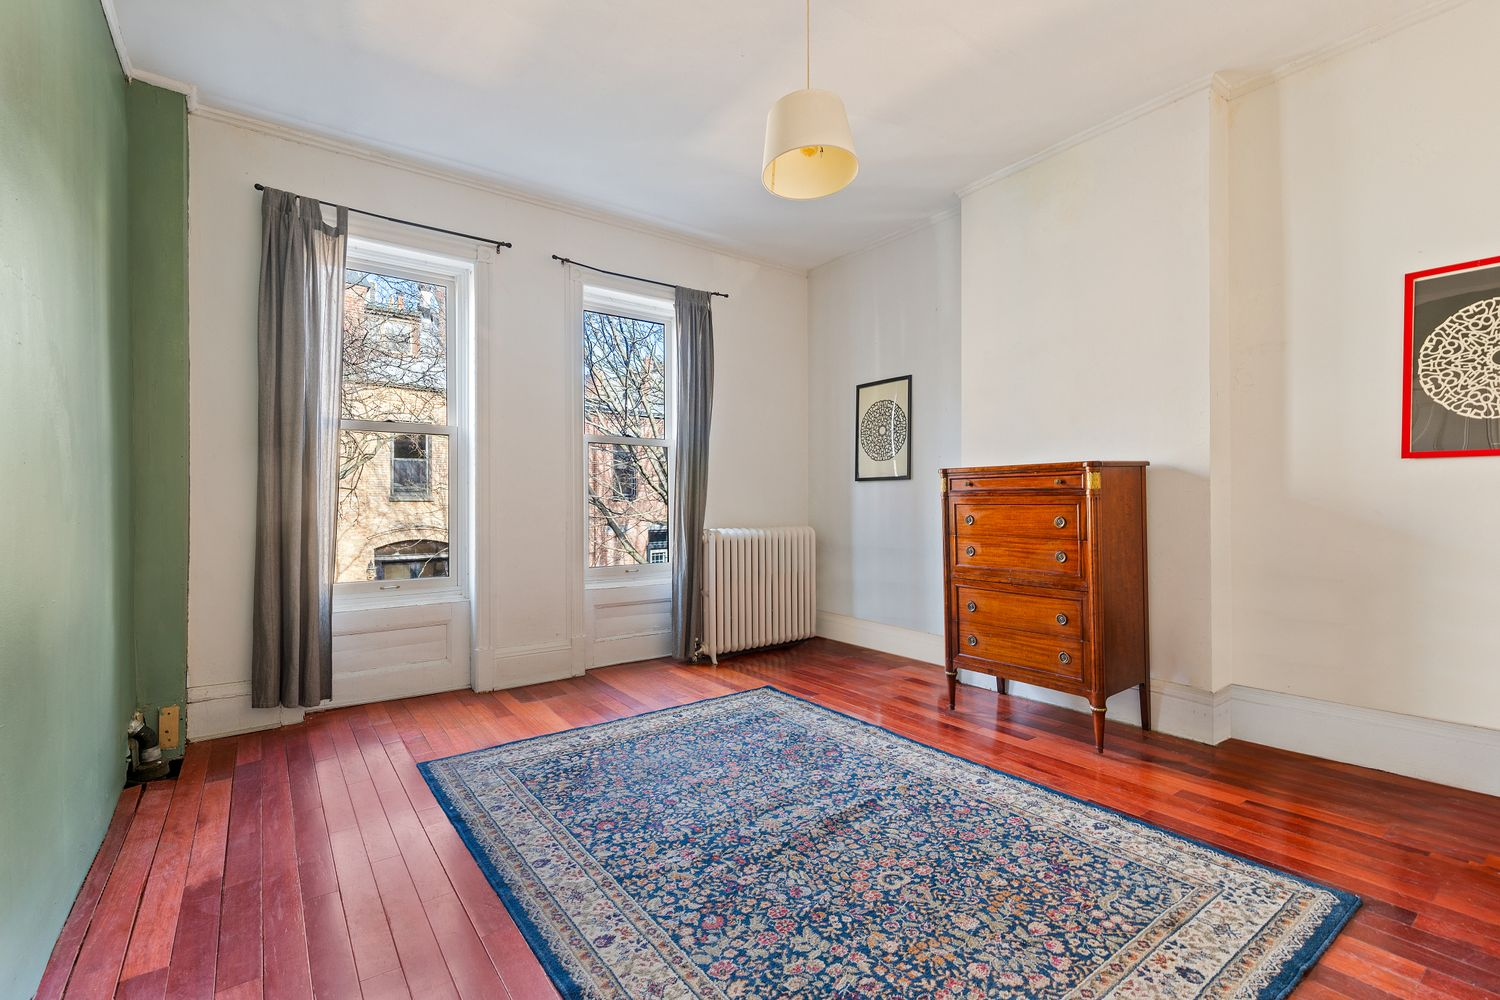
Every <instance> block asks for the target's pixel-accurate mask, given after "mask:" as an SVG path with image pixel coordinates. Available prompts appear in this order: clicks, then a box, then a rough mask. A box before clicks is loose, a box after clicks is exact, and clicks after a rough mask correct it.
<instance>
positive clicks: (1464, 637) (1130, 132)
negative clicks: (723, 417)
mask: <svg viewBox="0 0 1500 1000" xmlns="http://www.w3.org/2000/svg"><path fill="white" fill-rule="evenodd" d="M1497 36H1500V6H1496V5H1485V4H1465V5H1461V6H1459V7H1457V8H1455V9H1453V10H1451V11H1448V12H1446V13H1443V14H1441V15H1438V16H1436V17H1433V18H1431V19H1429V20H1426V21H1422V22H1420V23H1418V24H1416V25H1414V26H1411V27H1409V28H1406V29H1404V30H1402V31H1400V32H1397V33H1394V34H1392V35H1389V36H1387V37H1384V38H1381V39H1379V40H1376V41H1373V42H1370V43H1367V44H1363V45H1360V46H1357V47H1354V48H1351V49H1349V50H1348V51H1344V52H1341V53H1339V54H1337V55H1334V56H1333V57H1331V58H1329V59H1326V60H1325V61H1323V62H1320V63H1316V64H1314V65H1312V66H1310V67H1308V68H1305V69H1302V70H1299V71H1298V72H1295V73H1291V74H1289V75H1285V76H1282V77H1280V78H1279V79H1276V80H1274V81H1266V82H1263V83H1262V85H1260V86H1258V88H1256V89H1252V90H1249V91H1247V92H1241V93H1240V94H1238V95H1233V96H1232V99H1229V100H1226V99H1225V98H1224V97H1222V96H1220V95H1218V94H1217V93H1215V92H1214V91H1212V90H1209V89H1205V90H1204V91H1203V92H1202V93H1200V94H1196V95H1193V96H1190V97H1187V98H1184V99H1182V100H1179V101H1177V102H1175V103H1172V104H1169V105H1167V106H1165V107H1162V108H1160V109H1157V110H1155V111H1152V112H1150V113H1147V114H1144V115H1142V116H1140V117H1138V118H1135V119H1134V120H1131V121H1128V122H1126V123H1124V124H1122V125H1120V126H1119V127H1117V128H1114V129H1112V130H1110V131H1108V132H1105V133H1103V134H1099V135H1096V136H1093V137H1091V138H1088V139H1086V140H1084V141H1081V142H1080V143H1078V144H1076V145H1074V146H1072V147H1070V148H1066V149H1064V150H1062V151H1061V152H1059V153H1057V154H1056V155H1054V156H1052V157H1050V158H1048V159H1046V160H1043V161H1041V162H1039V163H1036V164H1034V165H1031V166H1029V167H1027V168H1025V169H1023V170H1020V171H1018V172H1016V173H1014V174H1011V175H1009V176H1004V177H1001V178H1000V179H999V180H997V181H995V182H994V183H992V184H989V185H988V186H986V187H983V188H980V189H978V190H976V191H974V192H972V193H970V194H968V195H967V196H966V197H965V198H964V199H963V203H962V209H961V216H962V248H961V276H962V280H961V300H962V320H961V352H960V353H961V357H962V367H961V372H962V374H961V378H960V384H959V386H958V387H959V388H960V389H961V399H962V410H961V418H960V424H961V427H962V444H961V449H960V459H961V462H962V464H965V465H969V464H975V465H977V464H989V463H995V464H1008V463H1013V462H1026V461H1045V460H1053V459H1063V458H1101V459H1108V458H1145V459H1148V460H1150V461H1151V462H1152V463H1153V464H1152V467H1151V471H1150V474H1149V490H1150V532H1151V540H1150V545H1151V551H1150V571H1151V625H1152V635H1151V641H1152V668H1153V675H1154V686H1155V687H1156V688H1157V691H1158V696H1159V701H1158V712H1160V711H1161V708H1160V704H1161V701H1167V702H1168V703H1169V705H1170V706H1171V707H1170V710H1171V711H1176V712H1177V713H1179V714H1178V718H1179V720H1180V722H1181V725H1180V726H1178V727H1176V729H1175V731H1178V732H1181V733H1183V734H1185V735H1192V736H1195V737H1196V738H1200V739H1222V738H1223V737H1224V736H1226V735H1228V734H1229V732H1230V731H1231V730H1232V732H1233V734H1234V735H1236V736H1240V737H1243V738H1247V739H1251V740H1258V741H1264V742H1267V743H1272V744H1275V745H1280V746H1288V747H1291V748H1293V749H1299V750H1303V751H1305V752H1312V753H1317V754H1319V755H1324V756H1330V757H1335V758H1337V759H1343V760H1352V761H1355V762H1360V763H1366V764H1370V765H1372V766H1377V767H1385V768H1389V769H1392V770H1397V771H1400V772H1402V773H1407V774H1413V775H1418V776H1422V777H1427V778H1432V779H1434V780H1440V781H1445V782H1448V783H1452V784H1458V785H1463V786H1466V787H1471V788H1481V789H1484V790H1489V791H1493V790H1494V789H1495V788H1496V787H1500V786H1496V785H1495V784H1494V782H1495V778H1494V762H1495V761H1496V760H1500V743H1497V742H1496V733H1495V730H1497V729H1500V670H1497V669H1495V664H1496V631H1495V629H1496V622H1497V621H1500V616H1497V613H1496V594H1497V591H1496V587H1495V582H1494V581H1495V578H1496V577H1495V573H1494V566H1495V559H1496V554H1497V553H1500V519H1497V518H1496V517H1495V510H1496V497H1497V496H1500V461H1497V460H1495V459H1486V458H1473V459H1433V460H1422V461H1411V460H1407V461H1403V460H1402V459H1401V458H1400V457H1399V435H1400V420H1401V395H1400V382H1401V363H1402V362H1401V350H1402V344H1401V327H1402V276H1403V275H1404V274H1405V273H1406V272H1408V271H1413V270H1418V269H1422V268H1428V267H1432V266H1436V265H1440V264H1445V263H1455V262H1459V261H1464V260H1471V259H1475V258H1480V257H1487V256H1493V255H1495V254H1497V253H1500V240H1497V238H1496V230H1495V226H1494V218H1495V216H1496V208H1497V207H1500V193H1497V190H1496V187H1495V184H1494V170H1493V169H1492V166H1491V164H1492V163H1493V161H1494V160H1495V159H1496V156H1495V154H1496V153H1497V152H1500V132H1497V131H1496V130H1495V129H1492V128H1489V127H1487V126H1486V125H1485V124H1484V123H1485V122H1487V121H1488V120H1489V117H1490V116H1489V103H1490V101H1489V97H1488V95H1490V94H1492V93H1493V92H1494V91H1495V90H1496V87H1497V85H1500V67H1497V66H1496V64H1495V62H1494V61H1493V60H1492V59H1490V58H1488V57H1487V48H1486V45H1487V41H1488V40H1489V39H1492V38H1494V37H1497ZM892 252H894V251H892ZM900 266H901V265H900V264H899V263H895V262H887V261H885V260H883V259H881V258H879V257H876V256H875V255H873V254H872V255H868V260H865V259H864V258H860V257H856V258H850V259H849V260H848V261H841V262H838V263H837V264H834V265H829V266H827V267H825V268H821V269H819V270H818V271H816V272H814V275H813V278H812V290H811V296H812V309H813V316H814V322H813V358H814V363H813V381H814V390H813V398H814V406H815V411H814V412H815V414H816V406H817V402H816V401H817V399H818V389H819V383H820V381H822V382H828V381H832V382H833V383H835V384H836V383H838V382H840V381H843V382H848V383H850V384H852V382H853V381H855V379H854V378H853V377H852V375H846V374H844V370H845V369H847V368H849V367H850V366H851V365H853V364H857V363H858V362H859V360H860V359H859V354H858V352H859V350H860V348H861V347H862V345H863V343H864V342H863V341H860V340H858V339H856V338H853V337H851V336H849V335H848V334H847V332H845V331H840V330H838V329H837V327H836V326H835V327H834V330H835V333H836V334H837V336H833V337H829V336H828V334H827V332H826V329H825V328H827V327H828V326H829V323H828V321H827V319H825V318H823V317H822V312H823V311H825V310H827V309H830V308H851V305H850V304H853V303H859V302H862V301H866V300H869V301H872V302H876V303H880V304H881V306H880V307H881V308H882V309H883V310H887V311H893V312H895V313H896V314H900V313H901V312H902V311H904V310H909V309H912V308H913V307H914V306H916V305H919V304H921V303H922V302H924V301H925V296H926V295H927V292H926V291H925V290H924V287H923V286H922V285H921V284H920V283H918V284H907V285H902V284H899V283H896V282H894V281H893V276H894V274H895V271H896V269H897V268H899V267H900ZM870 322H872V321H870V320H863V319H860V318H859V317H857V316H856V317H854V318H853V321H852V323H853V324H858V323H866V324H868V323H870ZM830 351H832V352H834V354H829V352H830ZM939 370H946V369H943V368H942V367H941V366H939ZM829 373H831V377H830V374H829ZM952 388H953V387H951V386H950V387H946V390H945V389H943V388H940V387H938V386H934V385H932V384H931V383H929V385H928V387H927V389H926V391H927V392H938V391H951V389H952ZM840 402H841V401H835V402H834V404H833V405H834V406H835V409H834V410H833V411H831V412H832V413H833V414H834V415H839V414H841V412H842V411H841V410H840V409H838V406H839V404H840ZM822 423H823V421H821V420H818V421H815V423H814V429H813V435H814V443H813V451H812V454H813V456H814V475H813V482H812V488H813V491H814V503H813V509H814V515H815V519H816V520H817V521H818V522H820V524H821V523H822V522H824V521H829V520H836V519H837V515H838V514H839V513H840V508H839V503H840V502H841V497H842V496H843V495H844V494H840V493H839V492H838V491H837V490H832V489H831V487H829V489H830V492H826V493H824V492H820V489H822V488H821V487H820V480H819V476H818V472H817V469H818V462H817V460H816V456H817V455H818V454H819V453H820V451H833V452H834V453H835V454H836V453H837V452H836V448H837V447H838V446H839V444H840V443H841V442H842V440H843V437H844V433H845V429H844V428H843V427H838V428H835V429H834V430H832V431H827V430H824V429H822V426H821V425H822ZM829 482H830V483H833V482H834V481H833V480H829ZM839 485H840V488H842V489H843V490H844V491H845V492H846V493H847V489H848V488H847V485H843V484H839ZM903 516H910V517H911V518H912V521H911V528H910V530H913V531H922V530H924V529H927V528H930V527H931V526H932V524H935V514H934V513H933V512H930V511H929V512H926V513H922V512H919V511H913V512H911V513H910V514H909V515H903ZM924 518H926V519H927V520H923V519H924ZM848 523H849V526H850V532H851V534H849V535H848V536H847V537H839V538H838V546H839V547H838V548H837V549H833V551H832V552H831V554H832V555H835V556H836V555H837V554H838V552H839V551H840V550H843V549H847V550H851V551H858V550H860V549H861V548H864V547H870V546H874V547H876V548H877V550H878V548H879V547H880V546H881V545H883V544H885V543H884V540H883V538H882V536H883V535H884V534H888V533H889V531H890V528H889V526H888V525H886V524H883V523H879V522H875V523H872V524H870V525H869V526H868V527H867V526H865V525H864V524H862V523H861V522H860V521H859V520H858V519H850V520H849V522H848ZM823 530H824V532H825V534H828V533H830V529H829V528H824V529H823ZM833 530H838V529H837V528H835V529H833ZM834 569H835V571H845V572H844V577H843V578H841V577H839V576H835V577H834V578H833V579H832V580H829V581H827V587H825V588H824V591H823V592H822V593H820V597H822V598H823V600H824V602H825V606H827V607H829V608H831V609H833V610H835V611H837V612H839V613H840V614H848V615H853V616H856V617H860V618H867V619H868V621H866V622H862V623H859V627H851V626H847V625H846V626H844V627H842V628H841V630H840V631H839V637H847V638H853V639H855V640H856V641H865V642H867V643H868V644H872V645H880V646H882V648H889V649H893V650H895V651H900V652H907V653H912V654H914V655H918V656H922V657H923V658H926V659H929V660H939V659H940V658H941V645H940V643H937V642H933V641H929V639H931V636H930V634H929V633H933V632H937V631H940V628H941V621H940V613H939V612H937V611H936V610H935V609H936V607H937V605H936V601H937V599H938V598H939V597H940V590H939V589H938V588H937V587H934V586H933V583H932V580H931V579H928V578H926V577H923V576H921V575H920V574H916V573H914V574H913V575H912V576H911V583H910V586H909V587H908V588H907V591H906V594H907V596H906V599H905V601H903V600H902V598H901V595H900V593H899V592H895V593H889V594H882V595H881V599H880V600H878V601H872V600H866V601H864V602H862V603H861V602H858V601H856V600H855V599H854V597H853V595H854V594H855V589H854V585H853V584H852V583H851V582H850V581H849V579H848V573H847V571H846V570H847V567H846V566H845V565H843V564H841V565H839V566H836V567H834ZM896 626H899V627H900V628H895V627H896ZM903 630H904V631H903ZM970 679H973V678H970ZM1022 693H1025V694H1029V695H1032V696H1036V697H1045V698H1047V699H1048V700H1059V699H1057V698H1055V697H1054V696H1051V695H1047V694H1044V693H1043V692H1040V691H1037V690H1034V689H1025V688H1024V687H1023V688H1022ZM1062 700H1064V701H1065V700H1066V699H1062ZM1131 700H1133V697H1131V696H1127V697H1126V699H1125V700H1123V701H1120V702H1119V703H1118V704H1112V706H1111V708H1112V717H1113V716H1114V715H1115V714H1118V716H1119V717H1120V718H1122V719H1129V718H1130V717H1131V715H1132V712H1131V707H1130V705H1129V704H1128V703H1127V702H1128V701H1131ZM1116 708H1118V709H1119V711H1118V713H1115V711H1114V710H1115V709H1116ZM1158 717H1159V718H1160V716H1158ZM1471 727H1472V728H1471ZM1169 728H1172V727H1170V726H1169ZM1444 748H1446V749H1444Z"/></svg>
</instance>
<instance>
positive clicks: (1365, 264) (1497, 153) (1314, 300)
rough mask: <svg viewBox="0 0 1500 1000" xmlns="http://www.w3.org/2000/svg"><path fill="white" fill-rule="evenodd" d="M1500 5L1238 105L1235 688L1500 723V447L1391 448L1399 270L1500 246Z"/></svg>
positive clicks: (1427, 26) (1233, 173)
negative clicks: (1499, 571) (1452, 453)
mask: <svg viewBox="0 0 1500 1000" xmlns="http://www.w3.org/2000/svg"><path fill="white" fill-rule="evenodd" d="M1497 37H1500V5H1497V4H1493V3H1470V4H1465V5H1463V6H1461V7H1459V8H1457V9H1455V10H1453V11H1450V12H1448V13H1445V14H1443V15H1441V16H1438V17H1436V18H1433V19H1431V20H1428V21H1424V22H1422V23H1420V24H1417V25H1415V26H1413V27H1411V28H1408V29H1406V30H1404V31H1401V32H1399V33H1397V34H1394V35H1391V36H1389V37H1387V38H1384V39H1381V40H1379V41H1377V42H1375V43H1373V44H1370V45H1367V46H1363V47H1361V48H1358V49H1355V50H1353V51H1351V52H1348V53H1345V54H1343V55H1341V56H1339V57H1338V58H1336V59H1332V60H1329V61H1327V62H1324V63H1320V64H1318V65H1316V66H1313V67H1311V68H1309V69H1307V70H1304V71H1302V72H1300V73H1296V74H1294V75H1292V76H1289V77H1286V78H1285V79H1282V80H1280V81H1278V82H1277V83H1275V84H1273V85H1272V86H1268V87H1265V88H1263V89H1261V90H1258V91H1256V92H1254V93H1251V94H1249V95H1247V96H1245V97H1243V98H1241V99H1239V100H1236V101H1234V102H1233V103H1232V104H1231V109H1232V120H1231V129H1230V150H1231V164H1230V178H1231V185H1230V191H1231V219H1230V231H1231V233H1232V234H1233V241H1232V244H1231V262H1230V269H1231V273H1232V275H1233V281H1232V283H1231V286H1230V287H1231V296H1232V307H1231V309H1230V310H1229V312H1230V315H1231V316H1232V317H1233V320H1234V321H1233V323H1232V324H1231V327H1230V330H1231V336H1232V343H1231V347H1232V354H1233V365H1234V372H1235V374H1234V384H1235V392H1234V397H1233V398H1234V405H1233V414H1232V423H1231V437H1232V453H1231V464H1232V476H1233V480H1232V482H1233V500H1232V504H1233V532H1234V534H1233V547H1234V574H1233V592H1234V616H1233V626H1232V627H1233V643H1232V645H1233V650H1234V681H1235V683H1236V684H1243V685H1249V686H1252V687H1256V688H1262V689H1265V690H1269V691H1278V692H1293V693H1296V694H1300V695H1307V696H1311V697H1315V698H1320V699H1325V700H1329V701H1334V702H1341V703H1344V704H1350V705H1360V706H1366V707H1370V708H1377V709H1385V710H1388V711H1392V712H1401V713H1406V714H1410V715H1417V716H1425V717H1428V718H1432V719H1439V720H1446V721H1450V722H1460V723H1469V724H1472V725H1479V726H1489V727H1500V661H1497V643H1496V639H1497V635H1500V633H1497V625H1500V588H1497V585H1496V561H1497V557H1500V518H1497V516H1496V513H1497V509H1500V507H1497V504H1500V460H1497V459H1494V458H1462V459H1426V460H1405V461H1403V460H1402V459H1401V458H1400V434H1401V392H1400V386H1401V372H1402V370H1401V352H1402V309H1403V301H1402V292H1403V286H1402V276H1403V275H1404V274H1405V273H1406V272H1408V271H1415V270H1419V269H1422V268H1428V267H1433V266H1436V265H1441V264H1449V263H1457V262H1460V261H1465V260H1473V259H1476V258H1480V257H1489V256H1494V255H1496V254H1500V229H1497V227H1496V219H1497V209H1500V188H1497V186H1496V176H1497V174H1496V168H1495V164H1496V162H1497V159H1500V130H1497V129H1496V128H1495V126H1494V107H1493V105H1494V98H1493V95H1494V94H1495V92H1496V90H1497V88H1500V65H1497V63H1496V61H1495V59H1494V54H1493V48H1494V44H1493V43H1494V39H1495V38H1497Z"/></svg>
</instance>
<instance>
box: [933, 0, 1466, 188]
mask: <svg viewBox="0 0 1500 1000" xmlns="http://www.w3.org/2000/svg"><path fill="white" fill-rule="evenodd" d="M1470 2H1471V0H1434V2H1432V3H1429V4H1427V5H1426V6H1424V7H1420V8H1418V9H1416V10H1414V11H1411V12H1409V13H1407V14H1404V15H1402V16H1401V17H1397V18H1393V19H1392V20H1389V21H1386V22H1384V23H1382V24H1378V25H1374V26H1372V27H1369V28H1366V29H1365V30H1364V31H1360V32H1357V33H1355V34H1353V35H1350V36H1348V37H1347V38H1342V39H1340V40H1338V41H1336V42H1331V43H1330V44H1328V45H1324V46H1320V47H1319V48H1316V49H1313V50H1311V51H1309V52H1306V53H1303V54H1302V55H1300V56H1298V57H1296V58H1295V59H1292V60H1290V61H1288V62H1285V63H1282V64H1281V65H1280V66H1277V67H1276V68H1274V69H1272V70H1269V71H1267V72H1264V73H1258V74H1255V75H1253V76H1249V77H1247V78H1246V79H1244V80H1241V81H1239V82H1238V83H1231V82H1230V81H1229V80H1228V79H1227V78H1226V77H1225V75H1224V74H1223V73H1213V74H1211V75H1209V76H1206V77H1199V78H1198V79H1196V80H1193V81H1191V82H1189V83H1187V84H1184V85H1183V86H1181V87H1177V88H1175V89H1173V90H1169V91H1167V92H1166V93H1165V94H1162V95H1160V96H1159V97H1155V98H1152V99H1151V100H1149V101H1146V102H1145V103H1144V104H1140V105H1137V106H1136V107H1134V108H1131V109H1129V110H1128V111H1124V112H1122V113H1120V114H1118V115H1115V116H1114V117H1113V118H1110V119H1107V120H1106V121H1102V122H1100V123H1099V124H1097V125H1093V126H1090V127H1089V128H1086V129H1084V130H1083V131H1081V132H1075V133H1074V134H1072V135H1070V136H1068V137H1067V138H1066V139H1063V140H1061V141H1059V142H1055V143H1053V144H1052V145H1050V146H1048V147H1046V148H1045V149H1042V150H1039V151H1037V152H1035V153H1033V154H1031V155H1030V156H1027V157H1025V158H1023V159H1020V160H1016V161H1015V162H1014V163H1010V164H1007V165H1006V166H1003V167H1001V168H1000V169H999V170H996V171H994V172H993V173H989V174H986V175H985V176H983V177H981V178H979V179H978V180H976V181H974V182H973V183H971V184H968V185H966V186H964V187H961V188H959V189H958V191H957V194H958V196H959V198H966V197H968V196H969V195H971V194H973V193H974V192H976V191H979V190H982V189H984V188H987V187H989V186H990V185H991V184H994V183H995V182H996V181H1000V180H1003V179H1005V178H1006V177H1010V176H1012V175H1014V174H1018V173H1020V172H1021V171H1022V170H1025V169H1026V168H1027V167H1031V166H1035V165H1036V164H1038V163H1040V162H1042V161H1043V160H1049V159H1051V158H1052V157H1054V156H1056V155H1057V154H1059V153H1062V152H1064V151H1066V150H1069V149H1072V148H1073V147H1074V146H1078V145H1081V144H1083V143H1085V142H1088V141H1089V140H1090V139H1095V138H1098V137H1099V136H1101V135H1105V134H1106V133H1109V132H1113V131H1114V130H1115V129H1117V128H1120V127H1122V126H1124V125H1128V124H1130V123H1131V122H1133V121H1135V120H1136V119H1138V118H1143V117H1145V116H1146V115H1149V114H1151V113H1152V112H1153V111H1159V110H1161V109H1162V108H1165V107H1167V106H1168V105H1171V104H1176V103H1177V102H1178V101H1180V100H1182V99H1183V98H1186V97H1191V96H1192V95H1194V94H1196V93H1199V92H1202V91H1207V92H1209V93H1212V94H1215V95H1217V96H1219V97H1222V98H1223V99H1224V100H1226V101H1233V100H1237V99H1239V98H1241V97H1244V96H1245V95H1247V94H1252V93H1254V92H1255V91H1257V90H1260V89H1261V88H1262V87H1267V86H1270V85H1271V84H1273V83H1276V82H1277V81H1279V80H1284V79H1286V78H1287V77H1289V76H1291V75H1293V74H1294V73H1300V72H1302V71H1303V70H1305V69H1308V68H1310V67H1313V66H1316V65H1318V64H1319V63H1323V62H1327V61H1328V60H1329V59H1333V58H1335V57H1336V56H1340V55H1342V54H1344V53H1345V52H1349V51H1352V50H1354V49H1357V48H1359V47H1360V46H1363V45H1368V44H1370V43H1371V42H1374V41H1378V40H1379V39H1382V38H1386V37H1388V36H1390V35H1394V34H1396V33H1397V32H1400V31H1403V30H1405V29H1407V28H1410V27H1413V26H1414V25H1417V24H1420V23H1422V22H1423V21H1427V20H1430V19H1432V18H1434V17H1437V16H1438V15H1440V14H1445V13H1447V12H1448V11H1450V10H1454V9H1455V8H1458V7H1462V6H1463V5H1464V4H1466V3H1470Z"/></svg>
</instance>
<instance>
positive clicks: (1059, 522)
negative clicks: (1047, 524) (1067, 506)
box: [1052, 514, 1068, 528]
mask: <svg viewBox="0 0 1500 1000" xmlns="http://www.w3.org/2000/svg"><path fill="white" fill-rule="evenodd" d="M1052 523H1053V524H1054V525H1056V526H1057V527H1059V528H1066V527H1067V526H1068V519H1067V518H1065V517H1063V516H1062V515H1061V514H1059V515H1057V516H1056V517H1054V518H1053V519H1052Z"/></svg>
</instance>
